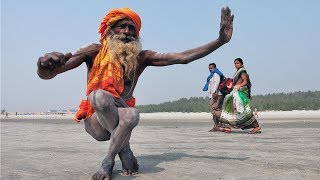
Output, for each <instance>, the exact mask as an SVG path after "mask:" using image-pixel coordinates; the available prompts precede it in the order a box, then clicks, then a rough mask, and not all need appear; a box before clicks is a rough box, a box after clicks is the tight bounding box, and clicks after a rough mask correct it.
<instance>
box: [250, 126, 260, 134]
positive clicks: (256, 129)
mask: <svg viewBox="0 0 320 180" xmlns="http://www.w3.org/2000/svg"><path fill="white" fill-rule="evenodd" d="M255 133H261V127H255V128H253V129H252V130H251V131H250V132H249V134H255Z"/></svg>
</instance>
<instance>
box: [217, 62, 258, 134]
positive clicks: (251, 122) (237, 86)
mask: <svg viewBox="0 0 320 180" xmlns="http://www.w3.org/2000/svg"><path fill="white" fill-rule="evenodd" d="M234 66H235V68H236V69H237V71H236V72H235V74H234V76H233V85H234V87H233V90H232V91H231V92H230V94H228V95H226V96H225V98H224V101H223V106H222V113H221V117H220V120H221V122H223V123H226V124H228V125H230V126H231V127H233V128H241V129H250V128H253V130H251V131H250V132H249V133H250V134H254V133H261V128H260V127H259V123H258V121H257V120H256V119H255V116H254V115H253V111H252V110H251V108H250V98H251V82H250V79H249V75H248V73H247V71H246V69H245V68H244V66H243V61H242V59H241V58H237V59H235V60H234ZM223 131H225V132H231V128H224V129H223Z"/></svg>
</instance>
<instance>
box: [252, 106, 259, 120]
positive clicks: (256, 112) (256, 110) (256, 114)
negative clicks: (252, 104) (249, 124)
mask: <svg viewBox="0 0 320 180" xmlns="http://www.w3.org/2000/svg"><path fill="white" fill-rule="evenodd" d="M253 115H254V116H255V117H256V118H258V117H259V115H258V109H257V108H255V109H254V111H253Z"/></svg>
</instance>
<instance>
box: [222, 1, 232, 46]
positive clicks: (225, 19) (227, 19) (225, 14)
mask: <svg viewBox="0 0 320 180" xmlns="http://www.w3.org/2000/svg"><path fill="white" fill-rule="evenodd" d="M233 18H234V15H231V10H230V8H229V7H225V8H222V9H221V22H220V31H219V39H220V41H222V42H224V43H227V42H229V41H230V39H231V37H232V32H233Z"/></svg>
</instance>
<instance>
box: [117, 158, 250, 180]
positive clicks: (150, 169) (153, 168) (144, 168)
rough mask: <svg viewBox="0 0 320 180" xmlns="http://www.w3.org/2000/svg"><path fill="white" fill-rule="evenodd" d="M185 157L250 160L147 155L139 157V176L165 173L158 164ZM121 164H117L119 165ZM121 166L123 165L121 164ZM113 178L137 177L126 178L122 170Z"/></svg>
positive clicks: (243, 159)
mask: <svg viewBox="0 0 320 180" xmlns="http://www.w3.org/2000/svg"><path fill="white" fill-rule="evenodd" d="M184 157H187V158H195V159H199V158H200V159H215V160H239V161H245V160H247V159H249V157H240V158H235V157H226V156H197V155H189V154H186V153H183V152H181V153H178V152H175V153H163V154H157V155H146V156H139V157H137V159H138V163H139V165H140V166H139V174H147V173H157V172H161V171H164V170H165V169H164V168H161V167H157V165H158V164H160V163H162V162H171V161H176V160H179V159H182V158H184ZM119 163H120V162H116V164H119ZM120 164H121V163H120ZM117 169H121V168H117ZM113 178H115V179H135V178H136V177H135V176H124V175H123V174H122V173H121V171H120V170H116V172H115V171H114V172H113Z"/></svg>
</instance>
